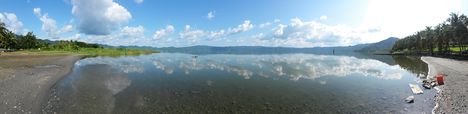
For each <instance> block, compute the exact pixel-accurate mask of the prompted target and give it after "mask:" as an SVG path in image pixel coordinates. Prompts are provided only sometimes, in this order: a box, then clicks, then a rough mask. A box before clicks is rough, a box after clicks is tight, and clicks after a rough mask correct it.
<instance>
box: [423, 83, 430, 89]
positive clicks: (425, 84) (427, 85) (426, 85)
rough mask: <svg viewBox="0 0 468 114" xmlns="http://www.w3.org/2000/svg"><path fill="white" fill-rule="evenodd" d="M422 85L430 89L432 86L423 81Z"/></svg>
mask: <svg viewBox="0 0 468 114" xmlns="http://www.w3.org/2000/svg"><path fill="white" fill-rule="evenodd" d="M422 86H423V87H424V88H426V89H431V88H432V86H431V84H430V83H424V84H423V85H422Z"/></svg>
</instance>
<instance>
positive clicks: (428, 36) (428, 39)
mask: <svg viewBox="0 0 468 114" xmlns="http://www.w3.org/2000/svg"><path fill="white" fill-rule="evenodd" d="M433 34H434V33H433V30H432V28H431V27H430V26H426V30H424V39H426V44H427V47H426V48H429V54H430V55H432V53H433V52H434V50H433V49H434V47H433V41H432V39H433V37H434V35H433Z"/></svg>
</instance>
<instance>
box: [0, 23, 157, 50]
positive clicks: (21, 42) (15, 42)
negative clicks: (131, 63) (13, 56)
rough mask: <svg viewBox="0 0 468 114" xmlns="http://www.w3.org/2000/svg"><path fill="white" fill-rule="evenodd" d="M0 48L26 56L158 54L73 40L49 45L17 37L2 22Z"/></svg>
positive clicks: (30, 35)
mask: <svg viewBox="0 0 468 114" xmlns="http://www.w3.org/2000/svg"><path fill="white" fill-rule="evenodd" d="M0 48H3V49H16V50H23V51H18V52H14V53H26V54H45V55H50V54H54V55H55V54H81V55H87V56H120V55H139V54H149V53H156V52H157V51H153V50H136V49H124V48H103V47H101V46H99V45H98V44H88V43H85V42H79V41H73V40H69V41H66V40H61V41H56V42H55V43H47V42H46V41H43V40H38V39H37V37H36V36H35V35H34V34H33V33H32V32H28V33H27V34H26V35H24V36H23V35H16V34H14V33H13V32H11V31H10V30H8V29H7V28H6V27H5V24H4V23H1V22H0Z"/></svg>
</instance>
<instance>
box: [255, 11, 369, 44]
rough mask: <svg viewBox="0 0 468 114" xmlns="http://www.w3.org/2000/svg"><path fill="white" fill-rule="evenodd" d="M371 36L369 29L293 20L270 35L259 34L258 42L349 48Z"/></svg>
mask: <svg viewBox="0 0 468 114" xmlns="http://www.w3.org/2000/svg"><path fill="white" fill-rule="evenodd" d="M368 34H371V33H369V32H368V30H367V29H357V28H351V27H347V26H344V25H327V24H323V23H320V22H317V21H303V20H301V19H299V18H293V19H291V20H290V22H289V23H288V24H278V25H276V27H275V28H274V29H273V30H272V31H271V33H269V34H263V33H261V34H257V35H254V36H252V37H253V38H256V39H260V40H257V42H263V43H265V42H268V43H267V44H271V45H274V46H293V47H317V46H347V45H354V44H358V43H362V42H363V41H364V40H365V39H364V36H365V35H368Z"/></svg>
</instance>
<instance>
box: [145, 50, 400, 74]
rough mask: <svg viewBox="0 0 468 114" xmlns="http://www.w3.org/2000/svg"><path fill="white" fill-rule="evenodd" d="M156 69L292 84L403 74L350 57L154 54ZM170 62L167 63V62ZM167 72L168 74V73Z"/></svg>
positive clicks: (386, 66)
mask: <svg viewBox="0 0 468 114" xmlns="http://www.w3.org/2000/svg"><path fill="white" fill-rule="evenodd" d="M152 58H153V59H154V60H153V64H154V66H155V68H156V69H159V70H162V71H164V72H166V73H167V74H172V72H174V70H177V69H174V68H178V69H179V70H181V71H183V72H184V73H185V74H190V73H191V72H195V71H201V70H218V71H224V72H227V73H235V74H237V75H239V76H242V77H243V78H244V79H250V78H251V77H252V76H261V77H270V78H280V77H285V78H289V79H291V80H299V79H311V80H314V79H317V78H320V77H323V76H337V77H344V76H349V75H361V76H371V77H376V78H380V79H395V80H398V79H401V78H402V74H401V73H402V72H405V70H403V69H401V68H400V67H399V66H390V65H388V64H385V63H382V62H380V61H377V60H372V59H358V58H355V57H349V56H331V55H313V54H287V55H222V54H220V55H202V56H200V57H197V58H194V57H192V55H188V54H155V55H153V56H152ZM169 60H170V61H169ZM168 69H169V70H168Z"/></svg>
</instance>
